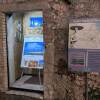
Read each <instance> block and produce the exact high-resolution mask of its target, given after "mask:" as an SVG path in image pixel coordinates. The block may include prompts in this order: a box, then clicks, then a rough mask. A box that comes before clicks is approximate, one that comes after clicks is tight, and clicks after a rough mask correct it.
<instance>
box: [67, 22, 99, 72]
mask: <svg viewBox="0 0 100 100" xmlns="http://www.w3.org/2000/svg"><path fill="white" fill-rule="evenodd" d="M68 48H69V50H68V59H69V60H68V63H69V69H70V70H72V71H73V70H74V71H90V72H92V71H96V72H97V71H100V64H99V62H100V21H96V22H92V23H70V24H69V44H68ZM80 56H81V57H80ZM81 58H82V59H81ZM83 58H84V61H83ZM73 59H74V60H73ZM80 62H81V63H83V62H84V65H80ZM72 63H73V64H72ZM76 63H77V64H76Z"/></svg>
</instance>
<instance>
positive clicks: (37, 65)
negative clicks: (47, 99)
mask: <svg viewBox="0 0 100 100" xmlns="http://www.w3.org/2000/svg"><path fill="white" fill-rule="evenodd" d="M6 20H7V45H8V64H9V87H11V88H16V89H17V88H18V89H25V90H33V91H34V90H35V91H43V69H44V52H45V50H44V39H43V37H44V36H43V12H42V11H31V12H24V13H10V14H7V17H6Z"/></svg>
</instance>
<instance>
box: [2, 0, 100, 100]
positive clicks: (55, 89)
mask: <svg viewBox="0 0 100 100" xmlns="http://www.w3.org/2000/svg"><path fill="white" fill-rule="evenodd" d="M8 1H9V2H8ZM14 1H15V2H14ZM14 1H13V0H3V2H4V3H7V4H6V5H5V4H0V11H1V12H9V11H10V12H13V11H27V10H36V9H42V10H43V12H44V38H45V42H46V53H45V68H44V86H45V88H44V99H45V100H64V99H67V100H84V92H85V90H84V88H85V83H84V82H85V77H84V74H82V73H78V74H75V73H69V72H68V71H67V39H68V24H69V20H70V21H71V22H73V21H76V20H80V21H81V22H82V19H83V20H84V19H85V20H87V21H88V19H89V18H99V17H100V13H99V8H100V1H99V0H71V1H74V2H73V3H72V4H71V5H70V6H69V5H68V4H67V3H65V2H62V1H61V0H46V1H45V0H43V1H42V0H30V2H28V1H27V0H18V1H19V2H18V1H17V0H14ZM5 25H6V24H5V15H4V14H3V13H0V26H1V27H0V90H3V91H5V90H7V89H8V88H7V86H8V84H7V61H6V57H7V53H6V27H5ZM88 78H89V81H88V82H89V85H90V86H94V88H96V87H98V86H100V85H99V84H100V81H99V80H98V79H99V78H100V75H99V74H98V73H91V74H88ZM90 79H91V80H90ZM12 100H13V99H12ZM27 100H28V99H27ZM29 100H30V99H29Z"/></svg>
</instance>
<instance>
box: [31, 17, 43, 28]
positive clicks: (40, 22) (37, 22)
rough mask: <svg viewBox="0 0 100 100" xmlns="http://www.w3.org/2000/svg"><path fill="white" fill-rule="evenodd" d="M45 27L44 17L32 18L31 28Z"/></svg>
mask: <svg viewBox="0 0 100 100" xmlns="http://www.w3.org/2000/svg"><path fill="white" fill-rule="evenodd" d="M42 25H43V17H30V27H32V28H34V27H40V26H42Z"/></svg>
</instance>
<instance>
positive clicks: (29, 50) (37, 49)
mask: <svg viewBox="0 0 100 100" xmlns="http://www.w3.org/2000/svg"><path fill="white" fill-rule="evenodd" d="M34 53H44V42H26V43H25V46H24V54H25V55H31V54H34Z"/></svg>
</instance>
